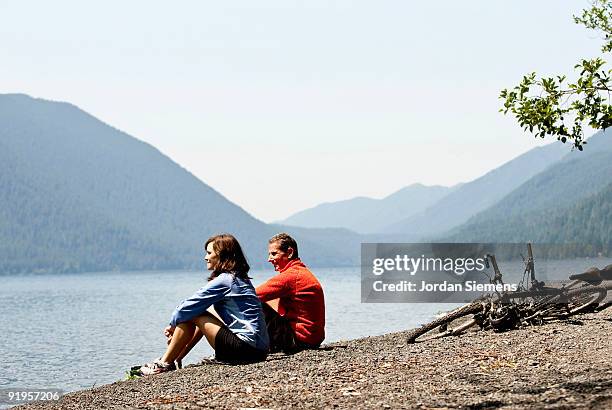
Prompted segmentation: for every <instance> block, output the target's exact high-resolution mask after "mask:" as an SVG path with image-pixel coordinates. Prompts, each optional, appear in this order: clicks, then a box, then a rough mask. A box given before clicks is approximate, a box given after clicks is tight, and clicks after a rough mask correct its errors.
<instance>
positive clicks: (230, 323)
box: [170, 273, 270, 350]
mask: <svg viewBox="0 0 612 410" xmlns="http://www.w3.org/2000/svg"><path fill="white" fill-rule="evenodd" d="M210 306H214V308H215V311H216V312H217V313H218V314H219V316H220V317H221V319H222V320H223V322H224V323H225V324H226V325H227V327H228V328H229V329H230V330H231V331H232V332H233V333H234V334H235V335H236V336H238V337H239V338H240V339H241V340H243V341H245V342H246V343H248V344H249V345H251V346H253V347H254V348H256V349H260V350H268V347H269V345H270V341H269V339H268V330H267V329H266V322H265V320H264V315H263V310H262V308H261V302H260V301H259V298H258V297H257V294H256V293H255V288H254V287H253V285H252V284H251V281H250V280H248V279H246V280H244V279H241V278H238V277H236V276H234V275H233V274H231V273H222V274H220V275H219V276H217V277H216V278H214V279H213V280H211V281H210V282H208V283H207V284H206V286H204V287H203V288H201V289H200V290H198V291H197V292H196V293H195V294H194V295H193V296H191V297H190V298H188V299H185V300H184V301H183V302H182V303H181V304H180V305H178V306H177V308H176V309H175V310H174V313H173V314H172V319H170V326H176V325H177V324H179V323H182V322H188V321H190V320H192V319H194V318H196V317H198V316H201V315H203V314H204V313H205V312H206V309H208V308H209V307H210Z"/></svg>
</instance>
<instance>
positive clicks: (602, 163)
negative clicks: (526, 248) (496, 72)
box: [450, 132, 612, 246]
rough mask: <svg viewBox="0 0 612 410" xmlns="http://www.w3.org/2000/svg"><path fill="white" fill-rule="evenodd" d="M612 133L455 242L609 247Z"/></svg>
mask: <svg viewBox="0 0 612 410" xmlns="http://www.w3.org/2000/svg"><path fill="white" fill-rule="evenodd" d="M610 136H611V133H607V134H604V133H603V132H599V133H597V134H595V135H594V136H593V137H591V138H590V139H589V140H588V144H587V145H586V146H585V150H584V151H583V152H573V153H571V154H569V155H568V156H566V157H565V158H563V159H562V160H561V161H559V162H558V163H556V164H554V165H553V166H551V167H550V168H548V169H546V170H545V171H544V172H542V173H540V174H538V175H536V176H534V177H533V178H531V179H530V180H529V181H527V182H525V183H524V184H523V185H521V186H520V187H519V188H517V189H516V190H514V191H513V192H511V193H510V194H509V195H507V196H506V197H504V198H503V199H502V200H501V201H499V203H497V204H496V205H494V206H492V207H491V208H489V209H487V210H485V211H483V212H481V213H479V214H477V215H475V216H474V217H473V218H471V219H470V220H469V221H468V222H466V223H465V224H464V225H462V226H460V227H458V228H457V229H456V230H455V231H454V232H453V233H452V235H450V238H451V239H452V240H457V241H461V242H463V241H467V242H472V241H493V240H494V241H495V242H511V241H527V240H531V241H533V242H543V241H549V242H552V243H567V242H577V243H587V244H588V243H594V244H598V246H604V245H605V244H608V246H609V244H610V241H611V240H612V235H611V231H610V229H611V228H610V227H611V226H612V215H611V214H610V209H611V208H610V205H609V202H610V199H611V198H610V190H611V189H612V187H611V185H610V184H611V183H612V139H611V138H610Z"/></svg>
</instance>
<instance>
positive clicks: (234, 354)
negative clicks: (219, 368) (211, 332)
mask: <svg viewBox="0 0 612 410" xmlns="http://www.w3.org/2000/svg"><path fill="white" fill-rule="evenodd" d="M267 356H268V352H267V351H264V350H259V349H255V348H254V347H253V346H251V345H250V344H248V343H247V342H245V341H244V340H242V339H240V338H239V337H238V336H236V335H235V334H234V333H233V332H232V331H231V330H229V329H228V328H227V327H222V328H221V329H219V332H217V336H215V359H217V360H220V361H222V362H227V363H232V364H241V363H254V362H261V361H264V360H266V357H267Z"/></svg>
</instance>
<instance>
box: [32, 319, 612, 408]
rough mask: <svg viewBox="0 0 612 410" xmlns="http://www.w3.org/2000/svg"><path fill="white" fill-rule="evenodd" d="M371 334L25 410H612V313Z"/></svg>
mask: <svg viewBox="0 0 612 410" xmlns="http://www.w3.org/2000/svg"><path fill="white" fill-rule="evenodd" d="M405 341H406V332H400V333H393V334H388V335H384V336H376V337H368V338H363V339H358V340H352V341H347V342H337V343H332V344H330V345H327V346H326V349H325V350H319V351H306V352H300V353H298V354H295V355H293V356H285V355H272V356H270V357H269V359H268V360H267V361H266V362H264V363H257V364H252V365H245V366H228V365H219V364H207V365H201V366H197V367H190V368H187V369H183V370H178V371H175V372H171V373H166V374H160V375H157V376H151V377H148V378H142V379H139V380H133V381H124V382H117V383H113V384H110V385H105V386H101V387H98V388H95V389H90V390H83V391H79V392H75V393H70V394H67V395H66V396H64V397H63V399H62V400H61V401H59V402H56V403H46V404H44V403H40V404H39V403H35V404H31V405H28V406H23V407H22V408H27V409H35V408H65V409H83V408H121V409H123V408H158V409H165V408H175V409H191V408H228V409H236V408H292V407H298V408H330V407H337V408H428V409H431V408H466V409H481V408H504V409H505V408H538V409H540V408H554V409H557V408H558V409H564V408H588V409H592V408H608V409H609V408H612V343H611V341H612V308H607V309H606V310H603V311H601V312H598V313H589V314H585V315H581V316H577V317H576V318H575V319H574V320H571V321H564V322H557V323H552V324H547V325H545V326H540V327H530V328H525V329H520V330H515V331H511V332H505V333H493V332H491V331H473V332H470V333H468V334H465V335H462V336H459V337H452V338H446V339H438V340H432V341H428V342H424V343H420V344H414V345H411V344H406V342H405Z"/></svg>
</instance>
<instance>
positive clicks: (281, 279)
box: [255, 273, 291, 302]
mask: <svg viewBox="0 0 612 410" xmlns="http://www.w3.org/2000/svg"><path fill="white" fill-rule="evenodd" d="M255 291H256V292H257V296H258V297H259V300H261V301H262V302H267V301H268V300H273V299H278V298H282V297H285V296H289V295H290V294H291V277H290V276H289V275H284V274H282V273H279V274H278V275H276V276H274V277H272V278H270V279H268V281H267V282H265V283H263V284H261V285H259V286H258V287H257V289H255Z"/></svg>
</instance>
